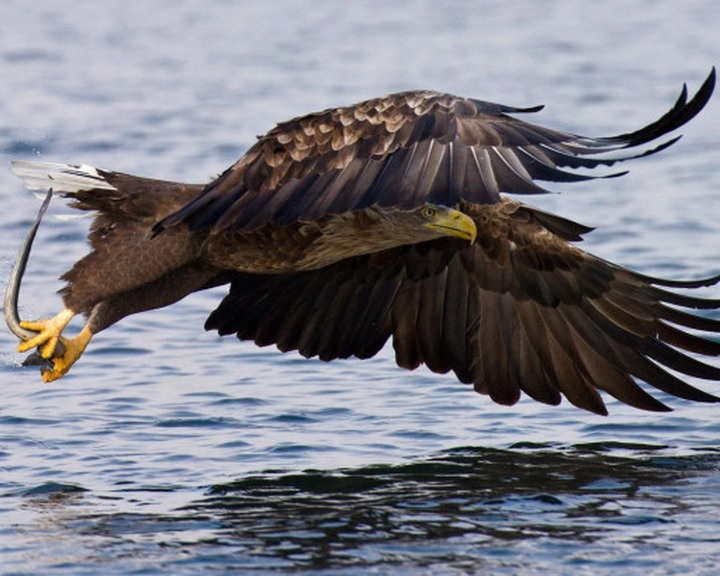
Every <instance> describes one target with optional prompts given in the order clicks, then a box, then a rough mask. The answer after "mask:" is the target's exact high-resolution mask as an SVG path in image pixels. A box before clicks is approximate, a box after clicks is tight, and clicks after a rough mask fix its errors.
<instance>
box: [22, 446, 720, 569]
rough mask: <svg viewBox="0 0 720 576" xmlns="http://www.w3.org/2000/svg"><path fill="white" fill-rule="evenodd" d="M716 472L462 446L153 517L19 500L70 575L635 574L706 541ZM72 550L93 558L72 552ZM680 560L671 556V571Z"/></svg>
mask: <svg viewBox="0 0 720 576" xmlns="http://www.w3.org/2000/svg"><path fill="white" fill-rule="evenodd" d="M719 468H720V451H714V450H704V451H702V452H697V453H696V454H690V455H685V456H672V455H670V453H669V452H668V450H666V449H665V447H662V446H652V445H640V444H625V443H602V444H584V445H578V446H574V447H572V448H571V449H565V450H562V449H560V448H559V447H558V446H551V445H523V446H516V447H513V448H512V449H509V450H493V449H485V448H470V447H468V448H458V449H456V450H451V451H448V452H444V453H442V454H440V455H437V456H435V457H432V458H428V459H425V460H418V461H413V462H409V463H406V464H402V465H397V466H387V465H376V466H366V467H362V468H357V469H348V470H337V471H324V470H308V471H305V472H302V473H294V474H280V473H278V474H274V473H272V472H267V473H263V474H261V475H253V476H248V477H243V478H241V479H238V480H236V481H233V482H228V483H226V484H219V485H215V486H212V487H211V488H209V489H208V491H207V493H206V495H205V496H203V497H201V498H198V499H196V500H195V501H194V502H192V503H191V504H188V505H185V506H180V507H178V508H177V509H176V510H172V511H169V512H166V513H162V514H152V513H147V514H142V513H133V514H125V513H110V514H87V515H86V514H84V513H83V507H84V506H83V498H87V495H86V496H83V495H82V494H81V493H80V491H79V490H78V489H73V488H72V487H68V486H58V487H57V489H56V490H55V491H53V490H52V487H50V486H46V487H45V489H44V490H37V491H34V492H33V493H28V494H26V495H25V505H26V506H31V507H34V508H36V509H41V510H42V511H43V515H42V517H43V518H44V525H43V526H42V528H43V530H44V531H45V536H46V538H47V541H48V543H49V545H50V548H49V549H50V550H52V551H53V553H54V554H56V555H57V557H58V559H62V560H64V562H63V565H64V566H65V569H66V570H67V572H68V573H74V572H73V569H76V568H79V567H80V566H83V565H87V564H90V565H94V564H112V562H113V561H114V560H118V559H121V558H122V559H123V561H124V562H125V564H124V567H125V569H128V572H127V573H130V572H131V571H132V569H133V568H134V567H135V566H136V564H135V563H136V562H138V563H140V562H142V563H144V564H147V562H148V561H149V560H150V561H151V563H153V562H157V563H158V565H162V566H164V567H165V568H170V569H171V570H172V571H174V572H177V573H179V572H182V571H183V570H184V569H187V571H188V573H189V572H190V571H192V570H196V571H197V570H200V571H202V570H203V569H209V568H211V567H212V568H213V569H217V570H231V569H232V570H239V569H245V570H249V569H252V570H253V571H257V572H271V573H274V572H277V571H284V570H288V571H292V572H293V573H301V572H308V573H312V572H313V571H315V570H330V571H332V573H338V571H341V572H346V573H352V574H366V573H368V572H369V571H373V570H380V571H381V572H382V571H387V572H383V573H388V572H392V573H402V570H410V569H412V568H415V569H418V568H423V567H429V566H437V565H442V566H444V567H445V569H447V570H448V572H445V573H474V572H475V571H477V570H479V569H487V570H492V571H493V573H502V572H503V571H504V570H509V571H510V572H512V569H513V568H518V567H522V566H523V565H527V564H528V563H532V565H533V566H534V567H535V568H536V569H537V568H538V567H542V566H546V567H547V568H548V570H550V571H551V572H549V573H565V571H567V573H571V572H572V573H574V574H578V573H579V574H582V573H588V574H592V573H594V571H595V570H597V569H600V568H608V567H612V566H614V565H622V566H623V570H625V571H627V572H626V573H633V571H634V570H635V569H638V568H647V569H653V568H659V567H662V568H663V569H664V570H667V569H669V568H672V566H673V560H672V559H669V558H668V557H667V556H663V555H662V554H661V555H656V554H657V553H658V552H661V551H662V550H664V549H667V548H671V547H674V546H677V545H680V544H681V545H682V546H683V548H684V549H686V550H688V551H692V550H694V549H700V548H702V547H703V546H705V545H707V544H708V543H711V542H716V541H717V533H716V530H715V525H716V524H715V523H716V520H717V519H716V518H715V517H714V515H713V513H712V510H711V509H708V506H707V504H708V502H709V500H711V499H712V498H713V494H716V493H717V490H718V489H719V488H720V487H719V486H718V482H719V481H720V480H718V478H717V472H718V469H719ZM687 490H692V491H693V496H692V498H688V497H687V495H686V494H685V492H686V491H687ZM53 518H54V520H53ZM691 524H692V525H694V526H695V527H694V528H692V529H688V526H690V525H691ZM58 534H62V535H64V537H65V541H64V543H62V544H58V541H57V540H56V536H57V535H58ZM70 535H74V536H73V537H72V538H68V537H69V536H70ZM61 542H62V541H61ZM75 548H76V549H77V551H78V552H80V551H83V553H87V552H88V550H91V551H92V557H90V558H88V557H83V558H75V559H74V560H73V558H72V552H73V550H74V549H75ZM179 551H182V553H180V554H179V553H178V552H179ZM140 559H142V560H140ZM74 561H75V562H77V564H75V563H74ZM685 561H686V560H685V559H684V558H683V557H682V556H680V557H678V562H679V564H678V565H682V564H683V562H685ZM59 565H60V564H58V566H59ZM451 570H452V572H451ZM498 571H499V572H498Z"/></svg>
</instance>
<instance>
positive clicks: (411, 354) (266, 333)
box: [14, 71, 720, 413]
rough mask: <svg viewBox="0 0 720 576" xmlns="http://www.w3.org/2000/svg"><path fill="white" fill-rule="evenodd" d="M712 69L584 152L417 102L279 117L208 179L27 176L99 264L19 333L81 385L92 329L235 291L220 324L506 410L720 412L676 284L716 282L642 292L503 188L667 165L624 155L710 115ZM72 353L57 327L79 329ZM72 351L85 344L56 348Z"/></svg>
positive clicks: (565, 137)
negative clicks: (524, 404) (694, 406)
mask: <svg viewBox="0 0 720 576" xmlns="http://www.w3.org/2000/svg"><path fill="white" fill-rule="evenodd" d="M713 86H714V71H713V74H711V76H710V77H709V78H708V80H707V81H706V83H705V84H704V85H703V87H702V88H701V89H700V90H699V91H698V93H697V94H696V95H695V96H694V97H693V98H692V99H691V100H689V101H688V100H687V98H686V92H685V90H683V93H682V95H681V97H680V98H679V99H678V102H677V103H676V105H675V106H674V107H673V109H671V110H670V112H668V113H667V114H666V115H665V116H663V117H662V118H661V119H659V120H658V121H656V122H654V123H652V124H650V125H648V126H646V127H645V128H642V129H640V130H638V131H635V132H631V133H627V134H623V135H620V136H615V137H610V138H586V137H581V136H577V135H573V134H568V133H565V132H559V131H555V130H551V129H548V128H544V127H540V126H536V125H533V124H529V123H526V122H522V121H520V120H517V119H515V118H513V117H512V116H508V113H512V112H523V111H534V110H536V109H526V110H520V109H513V108H509V107H506V106H502V105H498V104H492V103H488V102H483V101H479V100H471V99H464V98H459V97H455V96H450V95H446V94H439V93H435V92H427V91H423V92H420V91H418V92H405V93H400V94H394V95H391V96H388V97H385V98H378V99H374V100H369V101H367V102H363V103H360V104H357V105H355V106H350V107H343V108H337V109H332V110H327V111H324V112H320V113H317V114H311V115H308V116H305V117H302V118H297V119H294V120H291V121H289V122H286V123H283V124H279V125H278V126H277V127H276V128H274V129H273V130H271V131H270V132H268V134H266V135H265V136H263V137H261V138H260V139H259V140H258V142H257V143H256V144H255V145H254V146H252V147H251V148H250V150H248V152H247V153H246V154H245V155H244V156H243V157H242V158H241V159H240V160H239V161H238V162H237V163H236V164H234V165H233V166H231V167H230V168H229V169H228V170H227V171H225V172H224V173H223V174H222V175H220V176H219V177H218V178H217V179H216V180H214V181H213V182H211V183H210V184H208V185H188V184H179V183H172V182H163V181H157V180H151V179H146V178H140V177H135V176H130V175H127V174H121V173H116V172H108V171H103V170H95V169H92V168H89V167H70V166H63V165H47V164H38V163H26V162H19V163H16V164H15V165H14V169H15V170H16V172H17V173H18V174H19V175H20V176H21V177H22V178H24V179H25V180H26V183H27V184H28V186H30V187H34V188H42V187H45V188H47V187H53V189H54V190H55V191H56V192H59V193H63V194H65V195H67V196H69V197H71V198H73V199H74V205H75V206H76V207H78V208H81V209H90V210H95V211H97V217H96V219H95V221H94V223H93V225H92V228H91V232H90V236H89V238H90V242H91V245H92V248H93V249H92V251H91V252H90V254H88V255H87V256H86V257H85V258H83V259H82V260H80V261H79V262H78V263H76V264H75V266H74V267H73V268H72V269H71V270H70V271H69V272H67V273H66V274H65V275H64V278H65V280H66V281H67V286H66V287H65V289H64V290H63V298H64V303H65V310H63V311H62V312H61V313H60V314H59V315H58V316H56V317H55V318H54V319H51V320H49V321H40V322H29V323H23V325H24V326H25V328H26V329H29V330H33V331H35V332H37V333H38V335H37V336H35V337H33V338H29V339H28V340H27V341H26V342H24V343H22V344H21V349H22V350H29V349H31V348H34V347H40V351H41V354H42V355H43V356H44V357H46V358H50V359H51V360H52V361H53V363H54V366H53V368H52V369H49V370H46V371H45V373H44V377H45V379H48V380H52V379H55V378H58V377H60V376H62V375H63V374H65V373H66V372H67V370H68V369H69V368H70V366H71V365H72V364H73V363H74V362H75V360H77V358H78V357H79V356H80V354H82V352H83V350H84V348H85V346H86V345H87V343H88V342H89V340H90V338H91V337H92V335H93V334H95V333H97V332H99V331H100V330H102V329H104V328H106V327H108V326H110V325H111V324H113V323H114V322H117V321H118V320H120V319H121V318H123V317H125V316H127V315H128V314H132V313H135V312H140V311H143V310H147V309H150V308H155V307H159V306H165V305H168V304H171V303H173V302H175V301H177V300H179V299H181V298H183V297H184V296H186V295H187V294H190V293H192V292H194V291H197V290H201V289H203V288H207V287H210V286H215V285H220V284H225V283H230V293H229V294H228V296H227V297H226V298H225V299H224V300H223V302H222V303H221V304H220V306H219V307H218V308H217V309H216V310H215V311H214V312H213V313H212V314H211V315H210V318H209V319H208V322H207V324H206V327H207V328H211V329H217V330H218V331H219V332H220V333H221V334H228V333H235V334H237V335H238V337H239V338H242V339H252V340H254V341H255V342H257V343H258V344H261V345H265V344H271V343H273V344H276V345H277V346H278V347H279V348H280V349H281V350H291V349H296V350H299V351H300V353H301V354H303V355H305V356H315V355H317V356H319V357H320V358H322V359H324V360H330V359H333V358H340V357H348V356H357V357H360V358H366V357H369V356H372V355H373V354H375V353H377V352H378V351H379V350H380V348H381V347H382V346H383V345H384V344H385V342H386V341H387V340H388V338H390V337H392V339H393V344H394V347H395V351H396V355H397V361H398V363H399V364H400V365H401V366H404V367H407V368H414V367H416V366H418V365H419V364H421V363H425V364H426V365H427V366H428V367H429V368H430V369H431V370H433V371H436V372H447V371H450V370H452V371H454V372H455V374H456V375H457V377H458V378H459V379H460V380H461V381H463V382H468V383H472V384H473V385H474V387H475V389H476V390H477V391H479V392H482V393H486V394H489V395H490V396H491V397H492V398H493V399H494V400H496V401H498V402H501V403H506V404H510V403H513V402H515V401H516V400H517V399H518V397H519V395H520V392H521V390H522V391H525V392H526V393H527V394H529V395H530V396H532V397H533V398H535V399H537V400H540V401H542V402H547V403H551V404H556V403H558V402H559V401H560V398H561V396H562V395H564V396H566V397H567V398H568V399H569V400H570V401H571V402H573V403H574V404H576V405H577V406H580V407H582V408H586V409H589V410H592V411H595V412H600V413H604V412H605V407H604V405H603V401H602V399H601V398H600V396H599V394H598V392H597V390H598V389H601V390H605V391H607V392H609V393H610V394H612V395H613V396H615V397H616V398H619V399H620V400H622V401H624V402H627V403H629V404H632V405H634V406H638V407H641V408H645V409H651V410H662V409H666V408H665V406H664V405H663V404H661V403H660V402H659V401H657V400H656V399H654V398H652V397H651V396H650V395H649V394H648V393H647V392H645V391H644V390H643V389H642V388H640V387H639V386H638V385H637V384H636V383H635V382H634V380H633V377H637V378H639V379H641V380H644V381H645V382H647V383H649V384H651V385H653V386H655V387H656V388H659V389H661V390H664V391H666V392H669V393H671V394H674V395H676V396H680V397H683V398H690V399H694V400H702V401H714V400H716V399H715V397H713V396H710V395H709V394H706V393H704V392H701V391H700V390H697V389H696V388H694V387H692V386H690V385H688V384H686V383H684V382H682V381H681V380H680V379H679V378H677V377H676V376H675V375H673V374H671V373H670V372H668V371H666V370H665V369H664V368H663V366H665V367H668V368H670V369H672V370H674V371H676V372H679V373H682V374H686V375H690V376H694V377H699V378H705V379H709V380H720V369H718V368H716V367H713V366H710V365H706V364H703V363H701V362H699V361H698V360H695V359H693V358H691V357H689V356H686V355H685V354H684V353H683V352H681V350H685V351H690V352H694V353H699V354H706V355H712V356H716V355H718V354H720V344H719V343H718V342H716V341H713V340H710V339H705V338H702V337H699V336H696V335H692V334H689V333H686V332H684V331H683V328H691V329H693V330H700V331H705V332H709V333H717V332H720V322H719V321H717V320H711V319H708V318H704V317H702V316H695V315H691V314H689V313H687V312H684V311H682V310H681V308H708V309H715V308H718V307H720V301H718V300H702V299H698V298H695V297H692V296H687V295H680V294H676V293H674V292H671V291H668V290H666V289H665V288H662V286H675V287H688V288H693V287H697V286H700V285H708V284H711V283H714V282H715V281H717V278H714V279H709V280H707V281H699V282H686V283H683V282H668V281H663V280H659V279H652V278H647V277H644V276H642V275H640V274H636V273H633V272H630V271H628V270H625V269H623V268H621V267H619V266H616V265H613V264H611V263H608V262H605V261H603V260H600V259H598V258H596V257H594V256H592V255H590V254H587V253H585V252H583V251H581V250H580V249H579V248H577V247H575V246H573V245H572V244H570V243H569V242H572V241H577V240H580V239H581V235H582V234H583V233H586V232H588V231H589V230H590V229H589V228H587V227H585V226H582V225H580V224H576V223H574V222H571V221H569V220H566V219H563V218H560V217H558V216H553V215H550V214H547V213H545V212H542V211H539V210H536V209H534V208H531V207H529V206H527V205H524V204H522V203H520V202H517V201H515V200H510V199H508V198H506V197H504V196H503V195H502V194H503V193H510V194H512V193H517V194H532V193H540V192H543V191H544V190H543V189H542V188H541V187H540V186H539V185H538V184H537V183H536V181H537V180H550V181H573V180H582V179H588V178H590V176H587V175H584V174H581V173H577V172H568V171H565V170H563V168H569V169H577V168H593V167H596V166H599V165H611V164H613V163H615V162H618V161H622V160H626V159H628V158H632V157H637V156H641V155H643V154H648V153H653V152H656V151H658V150H660V149H662V148H665V147H667V146H668V145H669V144H671V143H672V142H674V140H671V141H669V142H666V143H664V144H660V145H659V146H656V147H655V148H654V149H652V150H649V151H646V152H641V153H640V154H636V155H635V156H631V155H630V156H627V155H626V156H624V157H609V156H608V155H607V154H604V153H606V152H612V151H617V150H621V149H624V148H629V147H633V146H639V145H642V144H645V143H648V142H651V141H653V140H655V139H656V138H658V137H660V136H662V135H664V134H666V133H668V132H670V131H672V130H674V129H676V128H678V127H679V126H681V125H682V124H684V123H685V122H687V121H688V120H689V119H690V118H692V117H693V116H694V115H695V114H696V113H697V112H698V111H699V110H700V109H701V108H702V107H703V106H704V105H705V103H706V102H707V100H708V99H709V97H710V94H711V93H712V89H713ZM79 313H81V314H84V315H86V316H87V317H88V322H87V324H86V326H85V328H83V331H82V332H81V334H80V335H79V336H78V337H76V339H73V340H68V339H64V338H63V337H61V336H60V332H61V331H62V329H63V328H64V327H65V325H66V324H67V322H68V321H69V320H70V318H72V316H74V315H75V314H79ZM58 338H60V340H61V341H63V343H64V345H65V348H66V349H69V350H70V351H69V352H67V351H65V352H63V354H59V353H56V352H55V344H56V342H57V341H58Z"/></svg>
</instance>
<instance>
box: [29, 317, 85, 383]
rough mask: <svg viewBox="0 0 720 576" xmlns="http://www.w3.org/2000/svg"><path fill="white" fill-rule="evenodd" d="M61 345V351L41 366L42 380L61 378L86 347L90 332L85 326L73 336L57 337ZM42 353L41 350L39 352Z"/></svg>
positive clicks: (49, 380) (48, 380)
mask: <svg viewBox="0 0 720 576" xmlns="http://www.w3.org/2000/svg"><path fill="white" fill-rule="evenodd" d="M58 338H59V340H60V342H62V345H63V352H62V354H60V355H58V356H52V357H51V358H49V359H48V363H47V364H46V365H44V366H43V367H42V368H41V371H42V379H43V382H52V381H53V380H57V379H58V378H62V377H63V376H65V374H67V373H68V371H69V370H70V367H71V366H72V365H73V364H75V362H76V361H77V360H78V358H80V356H82V354H83V352H84V351H85V348H87V345H88V343H89V342H90V339H91V338H92V332H90V330H89V329H88V327H87V326H85V327H84V328H83V329H82V330H81V331H80V333H79V334H78V335H77V336H75V337H73V338H65V337H64V336H59V337H58ZM41 354H42V352H41Z"/></svg>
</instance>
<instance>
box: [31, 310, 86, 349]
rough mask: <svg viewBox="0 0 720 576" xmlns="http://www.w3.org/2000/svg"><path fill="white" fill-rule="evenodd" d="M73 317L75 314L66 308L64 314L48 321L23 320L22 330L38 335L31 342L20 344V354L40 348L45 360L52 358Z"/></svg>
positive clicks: (61, 313)
mask: <svg viewBox="0 0 720 576" xmlns="http://www.w3.org/2000/svg"><path fill="white" fill-rule="evenodd" d="M73 316H75V312H73V311H72V310H70V309H68V308H65V309H64V310H63V311H62V312H60V313H59V314H57V315H56V316H54V317H53V318H50V319H48V320H36V321H25V320H23V321H22V322H20V326H21V327H22V328H25V329H26V330H32V331H33V332H37V333H38V334H37V336H34V337H32V338H30V339H29V340H25V341H24V342H20V344H19V345H18V352H27V351H28V350H31V349H32V348H38V349H39V351H40V355H41V356H42V357H43V358H51V357H52V355H53V353H54V352H55V347H56V346H57V343H58V340H59V339H60V333H61V332H62V331H63V329H64V328H65V326H67V324H68V322H70V320H71V319H72V317H73Z"/></svg>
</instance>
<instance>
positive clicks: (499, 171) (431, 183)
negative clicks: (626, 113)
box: [158, 69, 715, 231]
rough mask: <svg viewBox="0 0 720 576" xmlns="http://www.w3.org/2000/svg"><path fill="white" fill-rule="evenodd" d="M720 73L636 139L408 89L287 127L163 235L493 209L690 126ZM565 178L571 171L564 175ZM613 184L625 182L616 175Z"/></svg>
mask: <svg viewBox="0 0 720 576" xmlns="http://www.w3.org/2000/svg"><path fill="white" fill-rule="evenodd" d="M714 84H715V70H714V69H713V71H712V72H711V74H710V75H709V76H708V78H707V79H706V80H705V82H704V84H703V85H702V86H701V88H700V89H699V90H698V92H697V93H696V94H695V96H693V97H692V98H691V99H690V100H688V95H687V88H686V87H683V90H682V92H681V94H680V96H679V98H678V100H677V102H676V103H675V105H674V106H673V107H672V108H671V109H670V111H668V112H667V113H666V114H665V115H664V116H662V117H661V118H660V119H658V120H657V121H655V122H652V123H651V124H649V125H647V126H645V127H644V128H641V129H640V130H637V131H634V132H629V133H625V134H620V135H617V136H612V137H604V138H588V137H584V136H578V135H576V134H570V133H567V132H561V131H557V130H552V129H550V128H545V127H542V126H537V125H534V124H530V123H528V122H524V121H521V120H518V119H516V118H514V117H512V116H509V115H508V114H512V113H518V112H535V111H537V110H539V109H540V108H541V107H535V108H525V109H521V108H511V107H508V106H503V105H500V104H494V103H491V102H484V101H481V100H473V99H467V98H460V97H456V96H451V95H448V94H440V93H436V92H428V91H422V92H417V91H416V92H404V93H399V94H393V95H390V96H387V97H384V98H377V99H374V100H368V101H366V102H362V103H360V104H357V105H355V106H349V107H343V108H336V109H332V110H326V111H324V112H320V113H316V114H311V115H308V116H304V117H301V118H296V119H294V120H291V121H289V122H285V123H282V124H279V125H278V126H277V127H276V128H274V129H273V130H271V131H270V132H268V134H266V135H265V136H263V137H261V138H260V139H259V141H258V142H257V143H256V144H255V145H254V146H253V147H252V148H251V149H250V150H248V152H247V154H246V155H245V156H244V157H243V158H241V159H240V160H239V161H238V162H237V163H236V164H235V165H233V166H232V167H231V168H229V169H228V170H227V171H226V172H225V173H223V174H222V175H221V176H220V177H219V178H217V179H216V180H215V181H214V182H211V183H210V184H209V185H208V186H207V187H206V188H205V190H204V191H203V193H202V194H200V195H199V196H198V197H197V198H196V199H194V200H193V201H191V202H190V203H188V204H187V205H186V206H185V207H184V208H182V209H181V210H179V211H177V212H176V213H175V214H173V215H171V216H170V217H169V218H166V219H165V220H163V221H162V222H161V223H160V224H159V225H158V230H160V229H162V228H164V227H168V226H171V225H173V224H176V223H178V222H186V223H188V224H189V225H190V226H191V227H194V228H199V227H212V228H214V229H215V230H217V231H219V230H227V229H243V230H252V229H255V228H258V227H260V226H262V225H264V224H267V223H269V222H274V223H276V224H279V225H287V224H290V223H293V222H296V221H300V220H302V221H313V220H315V219H317V218H319V217H320V216H322V215H324V214H339V213H343V212H347V211H354V210H360V209H363V208H367V207H368V206H371V205H373V204H375V205H378V206H386V207H390V206H392V207H396V208H401V209H412V208H416V207H418V206H419V205H421V204H423V203H425V202H431V203H435V204H444V205H455V204H457V203H458V202H460V201H467V202H470V203H476V204H492V203H496V202H498V201H499V200H500V193H502V192H505V193H512V194H537V193H542V192H545V190H544V189H543V188H542V187H540V186H539V185H538V184H537V182H536V181H538V180H544V181H555V182H567V181H575V180H586V179H589V178H592V176H589V175H587V174H585V173H578V172H571V171H569V170H576V169H588V168H595V167H597V166H601V165H604V166H610V165H612V164H614V163H616V162H619V161H622V160H627V159H629V158H635V157H638V156H642V155H646V154H651V153H653V152H656V151H657V150H660V149H662V148H664V147H667V146H669V145H670V144H672V143H673V142H674V141H675V140H676V139H677V138H675V139H671V140H669V141H666V142H664V143H661V144H659V145H657V146H656V147H654V148H650V149H648V150H644V151H641V152H638V153H635V154H624V155H623V154H618V155H617V156H612V155H608V153H609V152H613V151H618V150H621V149H626V148H632V147H636V146H641V145H644V144H647V143H650V142H652V141H654V140H655V139H657V138H660V137H661V136H663V135H665V134H667V133H668V132H671V131H672V130H675V129H676V128H678V127H680V126H682V125H683V124H684V123H686V122H687V121H688V120H690V119H691V118H693V117H694V116H695V115H696V114H697V113H698V112H699V111H700V109H702V108H703V106H704V105H705V104H706V103H707V101H708V99H709V98H710V95H711V94H712V91H713V88H714ZM568 169H569V170H568ZM613 175H617V174H613Z"/></svg>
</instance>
